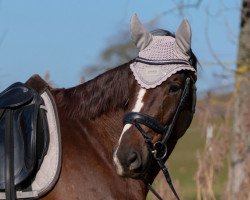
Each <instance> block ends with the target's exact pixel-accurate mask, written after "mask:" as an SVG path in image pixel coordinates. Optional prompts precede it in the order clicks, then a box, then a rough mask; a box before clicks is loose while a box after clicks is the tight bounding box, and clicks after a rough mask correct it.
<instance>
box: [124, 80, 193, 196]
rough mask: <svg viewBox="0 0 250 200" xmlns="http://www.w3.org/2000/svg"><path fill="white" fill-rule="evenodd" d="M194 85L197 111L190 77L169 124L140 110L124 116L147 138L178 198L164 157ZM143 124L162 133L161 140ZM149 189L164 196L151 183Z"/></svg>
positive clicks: (150, 148)
mask: <svg viewBox="0 0 250 200" xmlns="http://www.w3.org/2000/svg"><path fill="white" fill-rule="evenodd" d="M191 84H192V87H193V100H192V101H193V102H192V110H191V111H192V112H193V113H194V112H195V104H196V101H195V93H196V88H195V85H194V81H193V80H192V79H191V78H190V77H188V78H186V81H185V86H184V89H183V92H182V95H181V97H180V100H179V104H178V106H177V109H176V111H175V114H174V116H173V118H172V120H171V122H170V123H169V124H165V125H162V124H161V123H160V122H159V121H158V120H157V119H155V118H153V117H151V116H149V115H147V114H144V113H140V112H129V113H127V114H126V115H125V116H124V118H123V123H124V125H126V124H132V125H134V126H135V127H136V128H137V129H138V130H139V131H140V133H141V134H142V136H143V137H144V139H145V142H146V144H147V147H148V150H149V152H151V153H152V155H153V157H154V159H155V160H156V161H157V163H158V165H159V167H160V169H161V170H162V172H163V174H164V176H165V178H166V181H167V183H168V185H169V187H170V188H171V190H172V192H173V193H174V195H175V197H176V199H178V200H179V199H180V198H179V196H178V194H177V193H176V190H175V189H174V186H173V184H172V180H171V178H170V175H169V172H168V169H167V167H166V166H165V164H164V158H165V156H166V155H167V146H166V144H167V141H168V139H169V137H170V136H171V134H172V132H173V128H174V126H175V124H176V121H177V119H178V117H179V115H180V113H181V111H182V110H183V108H184V106H185V104H186V101H187V98H188V96H189V95H190V87H191ZM141 125H145V126H147V127H148V128H150V129H151V130H153V131H154V132H156V133H158V134H160V135H162V139H161V140H160V141H157V142H156V143H153V141H152V140H153V137H152V136H151V135H149V134H148V133H147V132H146V131H144V129H143V128H142V127H141ZM148 189H149V190H150V191H151V192H152V193H153V194H154V195H155V196H156V197H157V198H158V199H159V200H162V198H161V197H160V195H159V194H158V193H157V192H156V191H155V190H154V189H153V188H152V186H151V185H150V183H148Z"/></svg>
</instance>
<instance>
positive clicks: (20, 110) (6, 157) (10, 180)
mask: <svg viewBox="0 0 250 200" xmlns="http://www.w3.org/2000/svg"><path fill="white" fill-rule="evenodd" d="M48 144H49V130H48V124H47V118H46V110H45V109H43V100H42V98H41V97H40V95H39V93H38V92H37V91H36V90H34V89H32V88H30V87H28V86H27V85H25V84H23V83H20V82H18V83H14V84H12V85H11V86H10V87H8V88H7V89H5V90H4V91H3V92H2V93H0V160H1V161H0V191H4V192H5V193H6V199H11V200H12V199H15V198H16V197H15V191H16V189H17V188H25V187H26V186H27V185H28V184H27V182H30V181H31V179H32V177H33V176H34V175H35V173H36V171H37V170H38V169H39V167H40V165H41V163H42V160H43V157H44V155H45V154H46V152H47V150H48Z"/></svg>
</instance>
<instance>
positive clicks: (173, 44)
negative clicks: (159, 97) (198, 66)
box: [130, 15, 195, 89]
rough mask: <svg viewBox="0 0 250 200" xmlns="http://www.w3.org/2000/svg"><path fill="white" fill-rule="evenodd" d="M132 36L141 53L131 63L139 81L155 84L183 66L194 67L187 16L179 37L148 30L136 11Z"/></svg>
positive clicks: (181, 26) (153, 85)
mask: <svg viewBox="0 0 250 200" xmlns="http://www.w3.org/2000/svg"><path fill="white" fill-rule="evenodd" d="M131 36H132V40H133V42H134V43H135V45H136V46H137V48H138V49H139V56H138V57H137V58H136V59H135V61H134V62H133V63H132V64H131V65H130V68H131V70H132V71H133V74H134V76H135V79H136V80H137V82H138V83H139V84H140V85H141V86H142V87H144V88H146V89H149V88H154V87H156V86H158V85H160V84H161V83H162V82H163V81H165V80H167V78H169V77H170V76H171V75H173V74H175V73H176V72H178V71H181V70H190V71H194V72H195V69H194V67H192V66H191V65H190V54H191V29H190V25H189V23H188V21H187V20H186V19H183V21H182V23H181V25H180V26H179V28H178V30H177V32H176V35H175V38H174V37H172V36H161V35H160V36H158V35H153V34H151V33H150V32H147V31H146V29H145V28H144V27H143V25H142V24H141V23H140V21H139V19H138V17H137V16H136V15H134V16H133V17H132V19H131Z"/></svg>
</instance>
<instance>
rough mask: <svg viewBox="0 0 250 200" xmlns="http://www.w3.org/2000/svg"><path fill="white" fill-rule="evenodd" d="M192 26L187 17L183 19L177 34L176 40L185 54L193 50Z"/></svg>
mask: <svg viewBox="0 0 250 200" xmlns="http://www.w3.org/2000/svg"><path fill="white" fill-rule="evenodd" d="M191 37H192V33H191V27H190V25H189V23H188V20H187V19H185V18H184V19H183V20H182V22H181V25H180V26H179V28H178V30H177V32H176V34H175V41H176V43H177V45H178V47H179V48H180V49H181V51H182V52H183V53H184V54H189V52H190V50H191Z"/></svg>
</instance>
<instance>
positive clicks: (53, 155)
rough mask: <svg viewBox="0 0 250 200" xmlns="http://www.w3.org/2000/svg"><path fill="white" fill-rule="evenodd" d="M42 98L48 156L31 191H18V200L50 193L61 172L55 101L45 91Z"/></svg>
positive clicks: (1, 197) (2, 195)
mask: <svg viewBox="0 0 250 200" xmlns="http://www.w3.org/2000/svg"><path fill="white" fill-rule="evenodd" d="M41 97H42V99H43V101H44V107H43V109H45V110H46V111H47V112H46V116H47V121H48V128H49V137H50V139H49V141H50V142H49V146H48V151H47V154H46V155H45V156H44V159H43V162H42V164H41V166H40V168H39V171H38V172H37V174H36V176H35V178H34V180H33V181H32V183H31V185H30V188H31V189H29V191H17V192H16V197H17V199H26V198H28V199H30V198H32V199H36V198H39V197H41V196H43V195H45V194H46V193H48V192H49V191H50V190H51V189H52V188H53V186H54V185H55V184H56V182H57V180H58V178H59V174H60V170H61V153H62V150H61V133H60V127H59V120H58V115H57V109H56V105H55V102H54V99H53V97H52V95H51V93H50V92H49V90H45V91H44V92H43V93H42V94H41ZM0 199H6V195H5V193H4V192H0Z"/></svg>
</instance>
